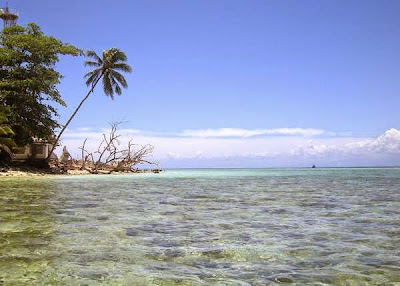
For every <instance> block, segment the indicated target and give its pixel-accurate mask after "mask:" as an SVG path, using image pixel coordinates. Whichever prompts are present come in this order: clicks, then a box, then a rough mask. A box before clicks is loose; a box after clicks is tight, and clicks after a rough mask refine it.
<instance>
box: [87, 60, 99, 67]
mask: <svg viewBox="0 0 400 286" xmlns="http://www.w3.org/2000/svg"><path fill="white" fill-rule="evenodd" d="M99 66H101V63H99V62H93V61H85V67H99Z"/></svg>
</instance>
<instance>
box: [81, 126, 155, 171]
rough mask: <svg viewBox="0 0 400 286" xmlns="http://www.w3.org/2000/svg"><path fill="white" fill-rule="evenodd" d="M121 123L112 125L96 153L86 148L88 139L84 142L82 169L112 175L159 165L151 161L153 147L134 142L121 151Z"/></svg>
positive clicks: (82, 147) (130, 142)
mask: <svg viewBox="0 0 400 286" xmlns="http://www.w3.org/2000/svg"><path fill="white" fill-rule="evenodd" d="M119 124H120V122H116V123H111V124H110V126H111V130H110V133H109V134H108V135H106V134H103V140H102V141H101V143H100V144H99V146H98V148H97V150H96V151H93V152H91V151H89V150H87V148H86V142H87V139H85V140H84V141H83V144H82V146H81V147H79V149H81V160H80V169H81V170H87V171H89V172H90V173H93V174H97V173H105V172H106V173H107V172H108V173H111V172H133V171H136V168H134V166H136V165H138V164H144V163H147V164H151V165H157V164H158V163H156V162H153V161H151V160H150V158H151V156H152V155H153V150H154V147H153V146H152V145H144V146H139V145H137V144H133V143H132V140H130V141H129V142H128V146H127V147H126V148H125V149H121V148H120V145H121V142H120V140H119V138H120V137H121V135H119V134H117V130H118V125H119Z"/></svg>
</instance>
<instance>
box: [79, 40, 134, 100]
mask: <svg viewBox="0 0 400 286" xmlns="http://www.w3.org/2000/svg"><path fill="white" fill-rule="evenodd" d="M86 56H87V57H90V58H92V59H93V60H88V61H86V62H85V66H90V67H95V69H94V70H92V71H90V72H88V73H87V74H86V75H85V79H86V84H87V85H88V86H89V85H91V86H92V87H94V86H95V85H96V84H97V82H98V81H99V80H100V78H101V77H103V90H104V93H105V94H106V95H107V96H109V97H110V98H111V99H114V93H116V94H118V95H120V94H121V93H122V89H121V86H122V87H123V88H127V87H128V84H127V82H126V80H125V78H124V76H123V75H122V74H121V73H120V72H119V71H122V72H127V73H130V72H132V69H131V67H130V66H129V65H128V64H126V63H125V62H126V60H127V57H126V55H125V54H124V53H123V52H122V51H121V50H119V49H117V48H111V49H108V50H105V51H103V57H102V58H100V57H99V56H98V55H97V54H96V52H94V51H88V52H87V53H86Z"/></svg>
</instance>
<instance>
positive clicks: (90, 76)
mask: <svg viewBox="0 0 400 286" xmlns="http://www.w3.org/2000/svg"><path fill="white" fill-rule="evenodd" d="M101 75H102V73H101V69H95V70H93V71H91V72H88V73H87V74H85V78H86V85H91V84H94V83H95V82H96V81H97V80H98V79H99V78H100V77H101Z"/></svg>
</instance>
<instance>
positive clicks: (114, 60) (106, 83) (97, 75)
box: [46, 48, 132, 162]
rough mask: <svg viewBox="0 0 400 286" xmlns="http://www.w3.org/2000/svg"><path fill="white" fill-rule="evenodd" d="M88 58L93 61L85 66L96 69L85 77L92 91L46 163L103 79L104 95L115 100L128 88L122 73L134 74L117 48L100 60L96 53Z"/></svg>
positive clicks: (110, 50) (63, 129)
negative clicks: (115, 95)
mask: <svg viewBox="0 0 400 286" xmlns="http://www.w3.org/2000/svg"><path fill="white" fill-rule="evenodd" d="M86 56H87V57H89V58H91V60H87V61H85V66H89V67H94V68H95V69H94V70H92V71H90V72H88V73H87V74H86V75H85V79H86V85H87V86H90V89H89V91H88V93H87V94H86V96H85V97H84V98H83V99H82V101H81V102H80V103H79V105H78V107H77V108H76V109H75V111H74V113H72V115H71V117H70V118H69V119H68V121H67V123H65V125H64V126H63V128H62V129H61V131H60V133H59V134H58V136H57V138H56V140H55V142H54V145H53V147H52V149H51V151H50V153H49V155H48V156H47V158H46V162H48V161H49V160H50V156H51V154H52V153H53V151H54V149H55V148H56V146H57V144H58V142H59V141H60V138H61V135H62V134H63V133H64V131H65V129H66V128H67V126H68V125H69V123H70V122H71V120H72V119H73V118H74V117H75V115H76V113H78V110H79V109H80V108H81V106H82V104H83V103H84V102H85V101H86V100H87V99H88V98H89V95H90V94H91V93H92V92H93V90H94V88H95V87H96V85H97V83H98V82H99V81H100V80H101V79H103V90H104V93H105V94H106V95H107V96H109V97H110V98H111V99H114V94H115V93H116V94H118V95H120V94H121V93H122V89H121V86H122V87H123V88H127V87H128V84H127V82H126V80H125V78H124V76H123V75H122V74H121V73H120V71H122V72H127V73H130V72H132V69H131V67H130V66H129V65H128V64H127V63H126V60H127V57H126V55H125V53H124V52H122V51H121V50H119V49H117V48H111V49H108V50H105V51H103V57H102V58H100V57H99V56H98V55H97V54H96V53H95V52H94V51H88V52H87V53H86Z"/></svg>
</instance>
